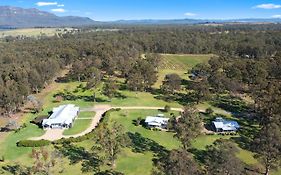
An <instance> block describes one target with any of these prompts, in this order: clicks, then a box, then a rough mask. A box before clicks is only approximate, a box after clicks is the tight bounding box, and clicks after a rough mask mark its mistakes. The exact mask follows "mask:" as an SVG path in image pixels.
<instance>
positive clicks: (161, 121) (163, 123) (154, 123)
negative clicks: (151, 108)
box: [145, 114, 169, 129]
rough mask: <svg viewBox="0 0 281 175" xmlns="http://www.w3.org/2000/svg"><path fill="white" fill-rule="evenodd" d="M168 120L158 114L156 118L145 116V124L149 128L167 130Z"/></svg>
mask: <svg viewBox="0 0 281 175" xmlns="http://www.w3.org/2000/svg"><path fill="white" fill-rule="evenodd" d="M168 121H169V118H164V115H163V114H158V115H157V116H156V117H152V116H147V117H146V119H145V124H146V125H147V126H148V127H150V128H161V129H167V125H168Z"/></svg>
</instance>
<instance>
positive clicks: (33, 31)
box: [0, 28, 74, 38]
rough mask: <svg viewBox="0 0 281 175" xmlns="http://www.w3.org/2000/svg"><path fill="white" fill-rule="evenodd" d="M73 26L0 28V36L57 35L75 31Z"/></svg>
mask: <svg viewBox="0 0 281 175" xmlns="http://www.w3.org/2000/svg"><path fill="white" fill-rule="evenodd" d="M73 30H74V29H73V28H27V29H12V30H2V31H1V30H0V38H4V37H7V36H11V37H18V36H24V37H34V38H36V37H42V36H47V37H50V36H55V35H56V34H64V33H66V32H71V31H73Z"/></svg>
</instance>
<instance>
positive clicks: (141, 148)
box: [127, 132, 169, 165]
mask: <svg viewBox="0 0 281 175" xmlns="http://www.w3.org/2000/svg"><path fill="white" fill-rule="evenodd" d="M127 134H128V136H129V138H130V139H131V143H132V144H131V147H132V151H133V152H136V153H144V152H146V151H151V152H153V153H154V158H153V162H154V164H155V165H156V164H157V163H158V162H159V161H160V160H161V159H165V158H167V157H168V155H169V151H168V150H167V149H166V148H165V147H163V146H162V145H159V144H158V143H157V142H155V141H154V140H151V139H148V138H145V137H143V136H142V135H141V134H140V133H131V132H128V133H127Z"/></svg>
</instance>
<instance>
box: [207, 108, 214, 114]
mask: <svg viewBox="0 0 281 175" xmlns="http://www.w3.org/2000/svg"><path fill="white" fill-rule="evenodd" d="M205 113H206V114H208V115H212V114H213V113H214V110H213V109H212V108H207V109H206V111H205Z"/></svg>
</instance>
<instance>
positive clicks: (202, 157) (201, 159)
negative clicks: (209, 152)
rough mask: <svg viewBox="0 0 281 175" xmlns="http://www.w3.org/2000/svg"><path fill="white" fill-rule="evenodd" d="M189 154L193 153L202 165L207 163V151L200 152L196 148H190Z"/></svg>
mask: <svg viewBox="0 0 281 175" xmlns="http://www.w3.org/2000/svg"><path fill="white" fill-rule="evenodd" d="M188 152H191V153H192V154H193V155H194V158H195V159H196V160H197V161H198V162H199V163H201V164H204V163H205V156H206V151H205V150H199V149H196V148H190V149H188Z"/></svg>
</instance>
